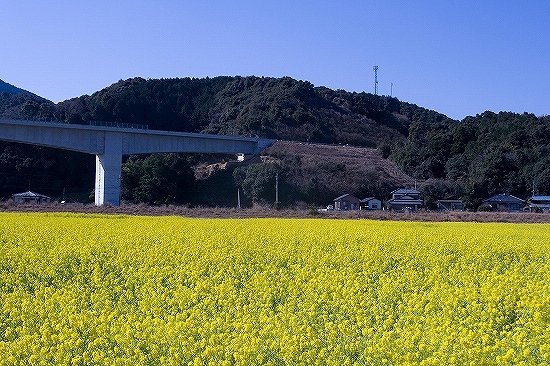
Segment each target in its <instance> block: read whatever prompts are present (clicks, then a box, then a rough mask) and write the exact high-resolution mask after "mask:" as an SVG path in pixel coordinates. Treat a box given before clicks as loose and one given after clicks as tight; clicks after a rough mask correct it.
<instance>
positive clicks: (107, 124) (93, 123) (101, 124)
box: [90, 121, 149, 130]
mask: <svg viewBox="0 0 550 366" xmlns="http://www.w3.org/2000/svg"><path fill="white" fill-rule="evenodd" d="M90 126H99V127H116V128H136V129H139V130H148V129H149V125H140V124H138V123H122V122H107V121H90Z"/></svg>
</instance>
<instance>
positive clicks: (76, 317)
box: [0, 213, 550, 365]
mask: <svg viewBox="0 0 550 366" xmlns="http://www.w3.org/2000/svg"><path fill="white" fill-rule="evenodd" d="M549 229H550V226H548V225H545V224H476V223H418V222H391V221H370V220H321V219H190V218H181V217H132V216H124V215H121V216H107V215H85V214H30V213H0V365H90V364H94V365H256V364H258V365H506V364H509V365H547V364H549V363H550V324H549V323H550V264H549V263H548V260H549V254H550V244H549V243H550V240H549V239H550V230H549Z"/></svg>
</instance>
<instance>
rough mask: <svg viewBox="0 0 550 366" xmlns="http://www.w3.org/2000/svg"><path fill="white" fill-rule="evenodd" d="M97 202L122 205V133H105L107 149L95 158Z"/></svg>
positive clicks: (98, 203)
mask: <svg viewBox="0 0 550 366" xmlns="http://www.w3.org/2000/svg"><path fill="white" fill-rule="evenodd" d="M95 162H96V163H95V164H96V166H95V204H96V205H97V206H101V205H103V204H104V203H109V204H111V205H113V206H119V205H120V181H121V174H122V134H118V133H105V150H104V152H103V154H100V155H96V159H95Z"/></svg>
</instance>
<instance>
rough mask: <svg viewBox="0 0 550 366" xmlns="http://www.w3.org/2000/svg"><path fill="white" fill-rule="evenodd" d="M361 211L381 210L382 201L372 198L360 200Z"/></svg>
mask: <svg viewBox="0 0 550 366" xmlns="http://www.w3.org/2000/svg"><path fill="white" fill-rule="evenodd" d="M361 209H362V210H381V209H382V201H380V200H379V199H376V198H374V197H367V198H363V199H362V200H361Z"/></svg>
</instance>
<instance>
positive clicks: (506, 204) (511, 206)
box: [483, 193, 525, 212]
mask: <svg viewBox="0 0 550 366" xmlns="http://www.w3.org/2000/svg"><path fill="white" fill-rule="evenodd" d="M483 204H484V205H486V206H489V207H490V208H492V209H493V210H496V211H508V212H519V211H521V210H522V209H523V206H524V205H525V201H524V200H522V199H521V198H517V197H515V196H512V195H511V194H507V193H501V194H496V195H494V196H492V197H489V198H486V199H484V200H483Z"/></svg>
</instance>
